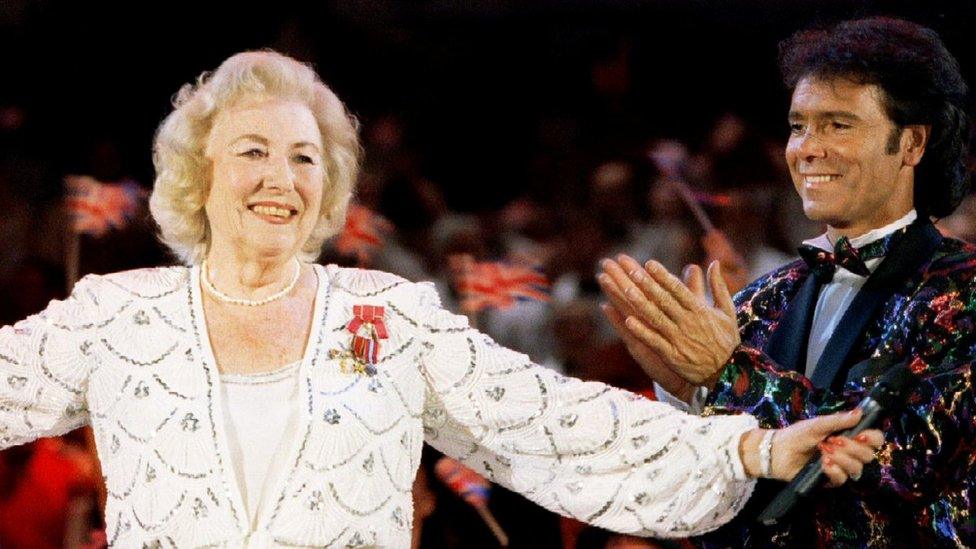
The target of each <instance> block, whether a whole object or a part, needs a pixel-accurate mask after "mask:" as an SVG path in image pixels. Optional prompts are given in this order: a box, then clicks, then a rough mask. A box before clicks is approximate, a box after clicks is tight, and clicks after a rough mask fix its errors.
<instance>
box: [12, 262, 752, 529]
mask: <svg viewBox="0 0 976 549" xmlns="http://www.w3.org/2000/svg"><path fill="white" fill-rule="evenodd" d="M317 273H318V275H319V280H320V284H319V290H318V294H317V297H316V303H315V309H314V315H315V316H314V318H315V319H316V321H315V322H314V323H313V328H312V331H311V334H310V339H309V344H308V346H307V349H306V353H305V357H304V359H303V361H302V364H301V366H300V378H301V385H302V398H301V401H300V402H296V403H295V405H296V406H300V407H301V410H302V414H301V425H300V427H299V429H298V432H299V433H300V436H299V437H297V440H296V442H295V444H294V446H293V447H292V448H291V449H290V450H289V452H288V454H287V456H288V457H287V462H286V463H287V464H288V466H287V470H288V472H287V474H286V475H284V476H283V478H282V479H281V481H280V483H279V485H278V486H275V487H274V490H273V492H272V495H271V497H270V499H268V500H267V501H266V503H268V502H271V504H268V505H264V506H263V508H262V509H263V510H262V512H261V513H260V514H259V515H258V517H257V521H256V523H255V524H249V522H250V521H249V520H248V518H247V517H248V513H247V511H246V509H245V508H244V504H243V500H242V497H241V495H240V493H239V490H238V488H237V485H236V482H235V476H234V472H233V467H232V464H230V463H228V460H229V459H230V458H229V456H230V453H229V452H228V447H227V441H226V440H227V439H226V434H225V429H226V427H225V425H224V421H223V418H222V414H221V413H220V410H221V405H220V402H219V398H220V390H219V385H218V384H219V382H220V379H219V376H218V373H217V368H216V365H215V362H214V357H213V352H212V350H211V348H210V344H209V338H208V335H207V329H206V324H205V322H204V316H203V308H202V304H201V299H200V289H199V270H198V269H190V268H184V267H173V268H159V269H147V270H139V271H130V272H124V273H118V274H114V275H109V276H88V277H86V278H85V279H83V280H82V281H81V282H80V283H79V284H78V285H77V286H76V289H75V291H74V292H73V293H72V296H71V297H70V298H69V299H68V300H66V301H64V302H52V304H51V305H50V306H49V307H48V308H47V309H46V310H45V311H44V312H43V313H41V314H40V315H37V316H33V317H30V318H28V319H26V320H24V321H22V322H19V323H17V324H15V325H14V326H8V327H4V328H2V330H0V448H2V447H7V446H11V445H15V444H22V443H25V442H28V441H30V440H32V439H34V438H37V437H41V436H51V435H57V434H60V433H64V432H66V431H68V430H70V429H73V428H76V427H78V426H81V425H84V424H87V423H90V424H91V425H92V427H93V428H94V431H95V438H96V441H97V448H98V454H99V459H100V460H101V463H102V469H103V472H104V475H105V481H106V483H107V487H108V502H107V509H106V518H107V523H108V528H107V530H108V538H109V540H110V542H111V544H112V545H113V546H119V547H140V546H149V547H153V546H162V547H171V546H172V547H180V548H184V547H195V546H218V547H245V546H251V547H268V546H279V545H280V546H288V547H333V546H339V547H346V546H382V547H390V546H392V547H408V546H409V543H410V530H411V526H412V524H411V521H412V517H413V513H412V500H411V485H412V481H413V478H414V475H415V473H416V470H417V467H418V465H419V459H420V452H421V446H422V444H423V443H424V442H425V441H426V442H428V443H430V444H432V445H433V446H434V447H436V448H437V449H439V450H441V451H443V452H444V453H446V454H449V455H451V456H454V457H457V458H459V459H461V460H462V461H463V462H464V463H466V464H468V465H469V466H471V467H473V468H474V469H476V470H478V471H480V472H481V473H483V474H485V475H487V476H488V477H489V478H490V479H491V480H494V481H495V482H498V483H501V484H503V485H506V486H508V487H510V488H511V489H513V490H516V491H518V492H521V493H522V494H524V495H526V496H527V497H528V498H530V499H532V500H534V501H536V502H538V503H539V504H541V505H543V506H545V507H547V508H549V509H552V510H554V511H557V512H560V513H562V514H564V515H568V516H572V517H577V518H579V519H581V520H585V521H588V522H591V523H593V524H596V525H599V526H602V527H606V528H610V529H614V530H619V531H624V532H634V533H639V534H643V535H655V536H667V537H673V536H685V535H689V534H694V533H701V532H704V531H707V530H709V529H712V528H715V527H717V526H718V525H720V524H722V523H724V522H726V521H728V520H729V519H730V518H731V517H732V516H733V515H734V514H735V513H736V512H737V511H738V510H739V509H740V507H741V505H742V504H743V503H744V501H745V500H746V499H747V498H748V495H749V494H750V492H751V490H752V487H753V485H754V482H753V481H750V480H747V479H746V478H745V475H744V473H743V470H742V464H741V462H740V460H739V457H738V441H739V438H740V435H741V434H742V433H743V432H744V431H746V430H748V429H750V428H752V427H754V426H755V420H754V419H753V418H751V417H749V416H743V417H736V418H698V417H695V416H688V415H684V414H682V413H679V412H677V411H676V410H675V409H673V408H671V407H669V406H667V405H665V404H662V403H658V402H652V401H649V400H646V399H644V398H641V397H638V396H635V395H633V394H630V393H627V392H624V391H621V390H617V389H612V388H610V387H607V386H605V385H601V384H598V383H584V382H581V381H578V380H575V379H570V378H566V377H561V376H559V375H557V374H555V373H553V372H552V371H550V370H547V369H544V368H542V367H539V366H536V365H534V364H532V363H530V362H529V360H528V358H527V357H525V356H524V355H521V354H518V353H515V352H512V351H509V350H507V349H504V348H501V347H499V346H497V345H496V344H494V343H493V342H492V341H491V340H490V339H488V338H487V337H485V336H483V335H482V334H480V333H478V332H477V331H475V330H473V329H471V328H469V327H468V325H467V322H466V320H465V319H464V318H463V317H459V316H455V315H452V314H450V313H448V312H446V311H444V310H443V309H441V308H440V306H439V301H438V298H437V295H436V293H435V292H434V290H433V287H432V286H431V285H427V284H414V283H410V282H407V281H405V280H403V279H400V278H397V277H395V276H393V275H388V274H384V273H379V272H375V271H362V270H348V269H339V268H336V267H326V268H322V267H317ZM361 304H370V305H381V306H383V307H385V311H386V312H385V319H386V326H387V328H388V332H389V333H388V339H385V340H382V346H381V348H380V352H379V362H378V364H377V368H376V371H375V372H373V373H356V372H354V371H353V370H351V369H343V368H341V367H340V361H341V357H340V356H336V355H337V354H338V353H331V352H330V351H345V350H348V348H349V346H350V342H351V338H352V334H351V333H350V332H349V331H348V330H347V329H346V326H347V324H348V323H349V321H350V320H351V318H352V309H353V306H354V305H361ZM270 488H271V487H269V489H270ZM267 492H268V491H267V490H266V494H265V495H266V497H267V495H268V494H267Z"/></svg>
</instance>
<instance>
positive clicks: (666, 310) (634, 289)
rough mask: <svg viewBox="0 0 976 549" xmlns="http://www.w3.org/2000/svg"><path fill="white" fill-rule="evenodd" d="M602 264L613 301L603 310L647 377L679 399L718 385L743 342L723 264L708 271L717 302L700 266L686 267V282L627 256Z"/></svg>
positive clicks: (604, 283) (653, 263)
mask: <svg viewBox="0 0 976 549" xmlns="http://www.w3.org/2000/svg"><path fill="white" fill-rule="evenodd" d="M602 267H603V272H602V273H600V274H599V275H598V276H597V280H598V281H599V283H600V286H601V288H602V289H603V291H604V293H605V294H606V296H607V297H608V299H609V302H610V303H609V305H608V306H607V307H605V308H604V312H605V313H606V315H607V318H608V319H609V320H610V322H611V324H612V325H613V326H614V328H615V330H616V331H617V333H618V334H619V335H620V337H621V338H622V339H623V340H624V342H625V343H626V344H627V348H628V350H629V351H630V353H631V355H633V356H634V358H635V359H636V360H637V361H638V363H640V365H641V366H642V367H643V368H644V370H645V371H646V372H647V373H648V375H650V376H651V377H652V378H654V380H655V381H657V382H658V383H659V384H661V386H662V387H664V389H665V390H667V391H668V392H670V393H672V394H674V395H675V396H679V397H681V398H685V396H686V395H687V396H690V394H691V392H692V391H694V387H697V386H701V385H705V386H712V385H714V382H715V380H716V379H717V377H718V374H719V372H720V371H721V368H722V366H724V364H725V363H726V361H727V360H728V358H729V357H730V356H731V354H732V351H733V350H734V349H735V347H736V346H737V345H738V344H739V342H740V341H741V340H740V337H739V329H738V324H737V322H736V314H735V306H734V304H733V303H732V296H731V295H730V293H729V289H728V287H727V285H726V283H725V280H724V279H723V277H722V272H721V268H720V266H719V263H718V262H712V264H711V265H709V268H708V274H707V279H708V283H709V286H710V289H711V292H712V296H713V299H714V305H713V304H711V303H709V302H708V299H707V298H706V296H705V277H704V276H703V274H702V271H701V269H700V268H699V267H698V266H696V265H691V266H689V267H688V268H686V269H685V282H684V283H682V281H681V280H679V279H678V278H676V277H675V276H673V275H671V274H670V273H669V272H668V271H667V269H665V268H664V266H662V265H661V264H660V263H658V262H656V261H648V262H647V264H646V265H645V266H641V265H640V264H639V263H637V262H636V261H634V259H632V258H630V257H628V256H626V255H620V256H618V257H617V260H616V261H614V260H611V259H605V260H604V261H603V263H602ZM686 400H687V399H686Z"/></svg>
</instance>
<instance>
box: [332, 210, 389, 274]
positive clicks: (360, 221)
mask: <svg viewBox="0 0 976 549" xmlns="http://www.w3.org/2000/svg"><path fill="white" fill-rule="evenodd" d="M392 230H393V225H391V224H390V222H389V221H387V220H386V219H384V218H383V217H382V216H380V215H379V214H377V213H376V212H374V211H372V210H370V209H369V208H367V207H365V206H360V205H359V204H350V205H349V210H348V211H347V212H346V226H345V227H344V228H343V229H342V233H340V234H339V238H338V239H336V243H335V246H336V250H338V251H339V253H341V254H343V255H350V256H356V258H357V259H358V260H359V262H360V263H366V262H367V261H369V258H370V255H371V254H372V253H373V252H375V251H376V250H379V249H380V248H382V247H383V237H384V235H386V234H388V233H390V232H391V231H392Z"/></svg>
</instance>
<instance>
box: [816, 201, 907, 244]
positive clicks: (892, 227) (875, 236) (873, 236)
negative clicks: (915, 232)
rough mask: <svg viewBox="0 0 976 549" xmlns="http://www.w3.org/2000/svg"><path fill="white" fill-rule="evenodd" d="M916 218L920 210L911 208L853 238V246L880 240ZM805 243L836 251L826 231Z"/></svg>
mask: <svg viewBox="0 0 976 549" xmlns="http://www.w3.org/2000/svg"><path fill="white" fill-rule="evenodd" d="M916 219H918V212H916V211H915V209H914V208H912V209H911V210H909V212H908V213H907V214H905V215H904V216H902V217H900V218H898V219H897V220H895V221H892V222H891V223H889V224H887V225H885V226H884V227H878V228H877V229H871V230H870V231H868V232H866V233H864V234H862V235H861V236H857V237H854V238H852V239H851V246H853V247H855V248H860V247H862V246H864V245H866V244H870V243H871V242H874V241H875V240H880V239H882V238H884V237H886V236H888V235H889V234H891V233H893V232H895V231H897V230H899V229H902V228H904V227H907V226H909V225H911V224H912V223H913V222H914V221H915V220H916ZM803 243H804V244H808V245H810V246H816V247H817V248H820V249H821V250H827V251H828V252H832V251H834V245H833V244H832V243H831V242H830V239H829V238H827V233H824V234H822V235H820V236H818V237H816V238H811V239H810V240H805V241H803Z"/></svg>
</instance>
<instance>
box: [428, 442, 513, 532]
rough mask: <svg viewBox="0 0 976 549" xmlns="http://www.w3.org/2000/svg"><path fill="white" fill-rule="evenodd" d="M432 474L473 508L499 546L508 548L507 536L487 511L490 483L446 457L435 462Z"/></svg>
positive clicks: (456, 461)
mask: <svg viewBox="0 0 976 549" xmlns="http://www.w3.org/2000/svg"><path fill="white" fill-rule="evenodd" d="M434 474H435V475H437V478H439V479H440V480H441V482H443V483H444V484H446V485H447V487H448V488H450V489H451V491H452V492H454V493H455V494H457V495H459V496H461V499H463V500H464V501H465V502H466V503H468V504H469V505H471V506H472V507H474V508H475V510H476V511H477V512H478V514H479V515H480V516H481V520H483V521H485V525H487V526H488V529H489V530H491V533H492V534H493V535H494V536H495V539H497V540H498V544H499V545H500V546H502V547H508V534H506V533H505V530H504V529H503V528H502V527H501V525H500V524H498V521H497V520H496V519H495V516H494V515H492V514H491V511H490V510H488V496H489V494H490V493H491V483H490V482H488V481H487V480H485V479H484V477H482V476H481V475H479V474H478V473H475V472H474V471H473V470H471V469H469V468H468V467H465V466H464V465H463V464H462V463H461V462H460V461H458V460H456V459H453V458H449V457H447V456H444V457H442V458H441V459H439V460H437V463H436V464H435V465H434Z"/></svg>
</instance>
